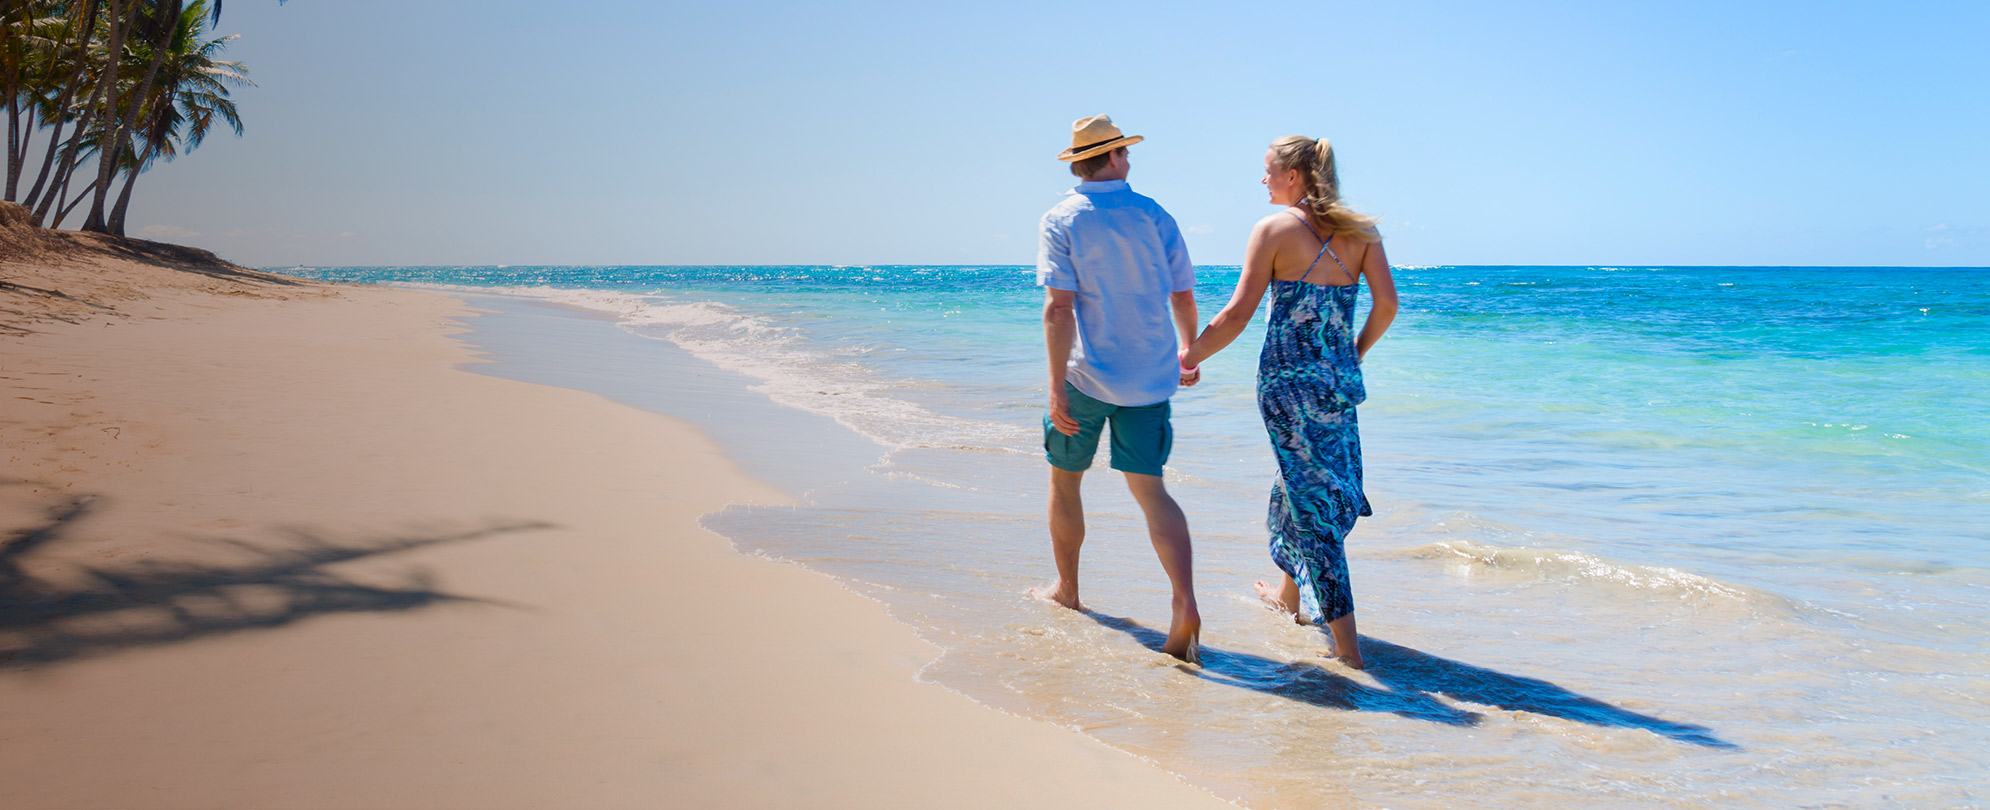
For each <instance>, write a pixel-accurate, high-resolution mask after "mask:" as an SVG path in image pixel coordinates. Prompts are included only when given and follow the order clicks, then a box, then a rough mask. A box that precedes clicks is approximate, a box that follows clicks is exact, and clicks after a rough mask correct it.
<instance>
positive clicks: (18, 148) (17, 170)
mask: <svg viewBox="0 0 1990 810" xmlns="http://www.w3.org/2000/svg"><path fill="white" fill-rule="evenodd" d="M8 84H10V85H12V84H14V83H13V82H8ZM26 150H27V144H24V143H21V93H20V88H19V87H9V88H8V93H7V202H13V201H14V193H15V192H16V191H18V190H19V189H20V187H21V164H22V163H24V162H25V161H26V159H27V155H26V154H24V152H26Z"/></svg>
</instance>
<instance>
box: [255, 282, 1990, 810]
mask: <svg viewBox="0 0 1990 810" xmlns="http://www.w3.org/2000/svg"><path fill="white" fill-rule="evenodd" d="M281 272H286V273H290V274H294V275H302V276H307V277H312V278H319V279H327V280H338V281H351V282H362V283H391V284H398V285H412V286H418V287H429V288H438V289H442V290H445V291H451V292H455V293H459V294H466V295H472V294H474V295H501V296H505V297H507V298H511V299H519V300H527V301H537V302H546V303H551V304H558V305H562V306H564V307H578V308H582V309H589V310H595V311H597V312H598V313H605V314H607V315H609V316H611V317H613V318H614V319H615V321H616V323H617V324H618V325H619V328H620V330H621V331H622V333H624V334H627V335H636V336H640V337H645V338H654V339H656V346H657V347H658V351H659V352H662V351H664V350H665V349H666V348H667V349H668V350H669V351H671V352H674V353H677V354H679V355H681V354H683V353H686V352H688V354H689V355H690V356H692V357H695V358H696V359H697V362H702V363H708V364H711V365H714V366H717V367H719V368H721V369H725V370H727V371H728V372H732V373H736V374H737V375H740V378H741V379H742V380H746V381H749V382H747V383H746V385H747V387H750V388H751V390H752V393H753V394H754V395H756V396H764V397H766V398H767V399H768V400H770V401H771V402H772V403H774V404H776V405H778V406H780V407H783V408H789V409H795V410H796V411H798V412H809V413H813V414H817V415H820V416H824V417H828V418H831V419H834V420H835V421H836V422H837V423H839V424H841V425H842V426H843V428H845V429H847V430H849V431H851V432H853V433H854V434H857V435H860V436H862V437H864V438H866V439H868V440H869V444H867V445H865V446H874V447H875V448H876V452H875V453H870V452H865V453H857V454H853V457H852V458H851V459H850V460H849V467H850V471H851V472H850V476H849V477H848V478H847V480H842V481H839V483H838V484H837V485H836V486H832V487H824V488H821V489H819V490H815V491H810V492H807V493H798V494H803V495H805V498H804V505H803V506H801V507H796V508H789V507H782V508H779V509H771V508H750V507H735V508H734V509H731V510H728V511H727V512H724V513H720V514H717V515H713V516H710V517H709V518H708V519H707V525H708V527H710V528H712V529H713V530H714V531H717V532H719V533H721V534H724V535H726V536H727V537H729V538H730V539H732V540H733V542H734V543H735V544H736V545H738V546H740V547H741V548H742V549H745V550H748V551H753V552H758V553H765V554H770V555H773V556H778V557H783V558H786V559H791V560H795V561H797V562H801V563H803V564H805V565H809V566H811V567H814V568H817V569H819V570H823V571H824V572H826V573H829V574H832V575H835V576H838V577H839V578H842V579H844V580H845V581H846V582H848V583H851V586H852V587H854V588H857V589H858V590H860V591H862V592H864V593H866V594H868V595H871V596H873V597H876V598H878V599H881V600H882V601H884V602H885V603H886V604H887V605H889V606H890V607H891V608H892V610H893V612H894V615H896V616H897V617H898V618H899V619H900V620H902V621H905V622H906V623H908V624H911V625H913V626H914V627H915V628H917V629H918V630H919V631H920V632H921V633H922V634H923V635H925V636H926V637H927V638H928V639H930V640H933V641H934V642H935V643H937V644H939V645H940V646H942V647H943V648H945V649H946V650H947V652H946V654H945V655H943V656H942V658H941V659H940V660H939V661H937V662H935V663H934V664H933V665H932V666H929V667H928V668H927V670H926V671H925V672H923V673H922V676H921V677H924V678H927V679H929V680H933V681H935V682H938V683H941V684H944V685H946V686H948V687H951V688H954V689H956V690H959V691H961V692H963V693H965V694H967V695H969V696H970V697H973V698H975V699H977V700H980V701H983V702H985V703H989V704H991V705H995V706H998V707H1001V708H1004V709H1007V710H1010V711H1015V712H1018V713H1021V714H1025V715H1026V716H1032V717H1038V718H1041V719H1045V720H1050V721H1053V722H1058V723H1061V724H1065V725H1071V726H1076V727H1079V728H1081V729H1083V730H1085V731H1086V733H1089V734H1092V735H1093V736H1096V737H1099V738H1100V739H1102V740H1105V741H1106V742H1108V743H1110V744H1113V745H1116V746H1119V747H1121V748H1124V749H1127V750H1129V751H1132V752H1134V753H1137V754H1140V755H1142V756H1147V757H1150V758H1153V759H1154V760H1155V761H1157V762H1158V763H1160V764H1162V765H1163V767H1167V768H1169V769H1170V770H1173V771H1175V772H1177V773H1180V774H1183V775H1184V776H1185V777H1187V778H1189V779H1191V780H1192V781H1195V782H1197V783H1198V784H1202V785H1205V786H1208V787H1210V788H1211V789H1212V790H1215V791H1216V792H1218V793H1219V794H1221V795H1224V796H1226V797H1229V798H1236V799H1240V800H1241V801H1243V802H1244V803H1245V804H1247V805H1249V806H1252V807H1273V806H1292V807H1308V806H1388V807H1444V806H1455V805H1457V804H1459V803H1461V802H1462V803H1466V804H1483V805H1484V806H1524V805H1529V804H1534V805H1541V804H1565V803H1570V802H1574V801H1582V802H1584V803H1585V804H1589V805H1602V806H1674V805H1677V806H1703V805H1706V804H1713V803H1720V804H1723V805H1733V806H1742V807H1756V806H1759V807H1784V806H1862V807H1863V806H1942V807H1976V806H1984V804H1985V802H1986V801H1990V799H1986V798H1985V796H1986V791H1985V790H1984V789H1983V787H1982V785H1984V784H1986V783H1990V755H1986V754H1985V753H1983V751H1984V745H1983V742H1984V738H1983V735H1982V731H1981V729H1982V728H1983V727H1984V726H1985V724H1986V723H1990V645H1986V640H1987V639H1990V634H1986V630H1990V620H1986V617H1990V270H1983V269H1929V268H1736V267H1691V268H1663V267H1629V266H1627V267H1401V268H1395V270H1394V272H1395V275H1396V280H1397V284H1398V288H1399V291H1400V293H1401V302H1402V311H1401V314H1400V315H1399V316H1398V318H1397V320H1396V322H1395V325H1394V326H1393V328H1392V329H1391V330H1390V331H1389V333H1388V335H1387V336H1386V337H1385V338H1384V339H1383V340H1382V342H1381V343H1380V344H1378V345H1377V346H1376V348H1375V349H1373V350H1372V351H1371V352H1370V353H1369V355H1368V358H1367V360H1366V361H1365V364H1364V373H1365V375H1366V378H1367V387H1368V392H1369V399H1368V402H1367V403H1365V404H1364V405H1363V406H1362V408H1361V425H1362V438H1363V446H1364V451H1365V456H1366V479H1367V483H1368V487H1369V495H1370V498H1371V500H1372V501H1373V502H1374V504H1375V507H1376V515H1375V517H1374V518H1371V519H1368V520H1365V521H1364V522H1363V523H1362V524H1361V525H1360V526H1359V527H1357V529H1356V530H1355V533H1354V534H1353V536H1352V537H1351V538H1350V540H1349V553H1350V557H1351V560H1352V567H1353V572H1354V590H1355V600H1356V604H1357V611H1358V614H1359V615H1360V616H1361V621H1362V625H1361V627H1362V631H1363V633H1364V637H1365V641H1364V643H1366V644H1372V645H1373V652H1372V653H1370V654H1369V655H1368V657H1369V659H1370V663H1371V666H1370V670H1369V671H1366V672H1355V671H1352V670H1346V669H1344V668H1339V667H1338V665H1337V664H1333V663H1331V662H1328V661H1327V660H1326V659H1323V658H1320V657H1319V654H1318V653H1319V650H1320V649H1323V648H1324V645H1325V642H1324V640H1323V639H1322V638H1321V637H1320V635H1319V633H1318V631H1317V630H1314V629H1310V628H1301V627H1295V626H1288V625H1283V624H1280V623H1279V622H1277V621H1276V619H1275V617H1273V616H1272V615H1271V614H1269V613H1268V612H1265V611H1262V610H1260V609H1258V608H1257V607H1256V606H1255V604H1254V600H1253V599H1251V598H1250V597H1249V582H1250V580H1251V579H1252V578H1257V577H1266V576H1275V573H1276V572H1275V571H1274V570H1273V569H1271V567H1270V564H1269V562H1268V561H1267V559H1266V557H1265V554H1264V535H1263V510H1264V501H1265V495H1266V490H1267V488H1268V486H1269V484H1270V480H1271V470H1272V467H1271V460H1270V459H1271V456H1270V453H1269V450H1268V447H1267V443H1266V438H1265V434H1264V431H1263V428H1262V425H1261V424H1260V422H1259V417H1258V413H1257V408H1256V405H1255V402H1254V400H1253V397H1254V381H1253V375H1254V374H1255V367H1256V361H1257V348H1258V346H1259V344H1260V343H1261V336H1262V331H1261V322H1260V325H1259V326H1255V327H1253V330H1252V331H1251V332H1247V333H1246V334H1245V335H1244V337H1242V338H1240V339H1239V340H1238V341H1237V343H1236V344H1234V345H1233V346H1232V347H1231V348H1230V349H1229V350H1227V351H1226V352H1225V353H1224V354H1222V355H1219V356H1217V357H1216V358H1214V359H1212V360H1210V361H1209V362H1208V363H1206V364H1205V366H1204V380H1205V382H1204V383H1203V384H1202V385H1200V386H1198V387H1196V388H1193V389H1185V390H1184V391H1182V392H1181V393H1179V394H1178V395H1177V396H1176V398H1175V400H1174V407H1175V411H1174V413H1175V424H1176V430H1177V438H1176V443H1175V450H1174V457H1173V458H1172V459H1171V461H1170V465H1169V477H1168V484H1169V487H1170V489H1171V490H1173V491H1174V492H1175V493H1176V496H1177V498H1178V499H1179V500H1180V501H1181V503H1182V505H1183V507H1184V509H1185V510H1186V511H1187V512H1188V514H1189V516H1190V521H1191V529H1192V531H1194V532H1195V537H1196V543H1197V547H1196V554H1197V578H1198V592H1199V593H1200V594H1202V599H1203V601H1204V603H1205V605H1204V614H1205V621H1206V622H1207V623H1208V626H1207V629H1206V630H1205V633H1204V638H1203V641H1204V643H1205V645H1206V646H1207V647H1208V648H1209V653H1210V654H1209V655H1208V661H1207V663H1206V665H1205V666H1204V667H1202V668H1201V669H1199V670H1194V671H1192V672H1190V671H1184V670H1181V669H1178V668H1176V667H1172V666H1169V665H1167V664H1166V663H1164V662H1161V661H1159V660H1157V658H1158V657H1157V656H1155V655H1154V654H1153V653H1151V651H1149V650H1148V649H1147V646H1148V645H1149V642H1151V641H1153V640H1154V639H1153V638H1152V635H1153V633H1154V631H1155V629H1156V628H1159V629H1161V630H1165V627H1166V621H1167V612H1166V607H1165V606H1166V596H1165V594H1166V590H1165V580H1164V579H1163V578H1162V577H1161V575H1160V571H1159V569H1158V566H1157V565H1156V564H1155V563H1154V561H1153V557H1152V552H1151V551H1150V550H1149V549H1148V548H1147V546H1146V538H1145V535H1144V531H1142V530H1141V528H1140V525H1139V522H1138V520H1137V513H1136V512H1135V511H1134V510H1133V508H1132V505H1131V501H1130V499H1128V498H1126V497H1125V496H1124V488H1123V486H1121V485H1120V484H1119V483H1118V482H1117V481H1115V480H1113V478H1112V477H1111V475H1110V471H1107V470H1104V469H1103V465H1101V468H1100V469H1099V470H1098V471H1097V472H1096V473H1095V474H1093V475H1091V476H1088V482H1087V493H1086V494H1087V499H1088V500H1087V506H1088V509H1089V510H1090V511H1091V513H1092V514H1093V515H1094V520H1093V534H1092V538H1093V539H1091V540H1088V545H1087V548H1086V555H1087V557H1086V565H1087V574H1086V576H1087V577H1088V578H1091V579H1089V580H1088V582H1087V585H1086V590H1087V595H1088V602H1089V603H1090V607H1091V608H1092V609H1093V610H1094V611H1096V612H1095V613H1092V614H1075V613H1070V612H1068V611H1056V610H1053V609H1047V608H1045V607H1044V606H1042V605H1040V604H1038V603H1033V602H1031V601H1030V600H1028V599H1027V598H1024V597H1022V596H1021V595H1020V594H1021V592H1022V590H1023V589H1024V588H1026V587H1027V586H1028V585H1031V584H1037V582H1038V581H1039V580H1041V579H1047V578H1048V576H1049V573H1050V570H1051V569H1050V567H1049V556H1048V540H1047V539H1046V538H1045V537H1044V536H1043V529H1042V517H1041V510H1042V500H1043V492H1042V486H1043V478H1044V474H1043V464H1042V461H1041V459H1040V449H1039V442H1040V427H1039V423H1038V420H1039V419H1040V417H1041V413H1042V408H1043V402H1042V400H1043V388H1044V383H1043V380H1044V377H1045V374H1044V368H1043V366H1044V353H1043V346H1042V328H1041V321H1040V307H1041V300H1042V293H1041V291H1040V290H1038V289H1037V288H1036V287H1035V286H1034V275H1033V271H1032V269H1031V268H1027V267H840V266H839V267H818V266H810V267H392V268H283V269H281ZM1198 279H1199V281H1198V285H1197V295H1198V298H1199V301H1200V304H1201V308H1202V312H1203V319H1204V321H1205V322H1206V321H1207V319H1208V317H1209V316H1210V315H1212V314H1214V313H1215V311H1216V310H1217V309H1218V308H1220V307H1221V306H1222V304H1223V303H1224V302H1225V301H1227V300H1228V298H1229V296H1230V293H1231V290H1232V288H1233V287H1234V285H1235V284H1236V281H1237V269H1236V268H1234V267H1203V268H1199V269H1198ZM1364 299H1365V293H1364ZM559 312H560V310H556V309H555V308H552V307H546V308H545V313H546V314H544V315H543V316H541V317H567V316H564V315H561V314H559ZM506 317H521V316H517V315H515V314H514V315H511V316H506ZM499 328H501V327H499ZM659 357H661V355H659ZM658 362H659V363H662V362H663V360H661V359H659V361H658ZM623 371H626V372H627V373H641V369H625V370H623ZM606 384H607V383H606V381H604V385H606Z"/></svg>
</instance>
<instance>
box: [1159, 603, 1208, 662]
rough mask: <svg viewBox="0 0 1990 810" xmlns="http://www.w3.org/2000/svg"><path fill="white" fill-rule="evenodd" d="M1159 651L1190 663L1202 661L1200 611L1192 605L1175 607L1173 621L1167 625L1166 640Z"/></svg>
mask: <svg viewBox="0 0 1990 810" xmlns="http://www.w3.org/2000/svg"><path fill="white" fill-rule="evenodd" d="M1161 652H1164V653H1167V654H1169V655H1172V656H1174V657H1176V658H1179V659H1181V660H1183V661H1186V662H1188V663H1191V664H1201V663H1202V613H1201V612H1200V611H1198V610H1196V608H1195V606H1194V605H1187V606H1185V607H1181V608H1176V609H1175V619H1174V623H1173V624H1170V625H1169V626H1168V640H1167V641H1166V642H1164V643H1162V644H1161Z"/></svg>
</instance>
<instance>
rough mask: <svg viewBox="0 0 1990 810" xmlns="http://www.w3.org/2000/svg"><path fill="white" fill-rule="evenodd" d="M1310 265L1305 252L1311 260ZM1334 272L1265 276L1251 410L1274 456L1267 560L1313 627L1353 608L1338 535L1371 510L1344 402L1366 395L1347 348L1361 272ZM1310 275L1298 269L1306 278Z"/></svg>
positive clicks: (1350, 404)
mask: <svg viewBox="0 0 1990 810" xmlns="http://www.w3.org/2000/svg"><path fill="white" fill-rule="evenodd" d="M1294 216H1297V214H1294ZM1301 221H1302V222H1304V220H1303V219H1302V220H1301ZM1307 227H1308V228H1311V224H1310V223H1309V224H1308V226H1307ZM1318 235H1319V234H1318V233H1315V234H1314V236H1315V237H1316V238H1317V237H1318ZM1320 253H1321V255H1325V256H1333V260H1334V263H1335V264H1340V257H1339V256H1335V255H1334V254H1333V251H1332V250H1331V248H1329V247H1325V246H1323V247H1322V248H1321V249H1320ZM1319 262H1320V257H1319V256H1315V257H1314V258H1313V263H1314V264H1315V265H1317V264H1319ZM1340 269H1341V271H1342V272H1343V273H1344V274H1345V275H1346V276H1347V277H1349V278H1352V279H1353V281H1354V283H1352V284H1347V285H1344V286H1330V285H1326V284H1313V283H1310V282H1308V281H1306V280H1305V279H1306V277H1305V276H1301V277H1300V280H1298V281H1281V280H1278V279H1272V281H1271V285H1270V296H1271V312H1270V314H1269V320H1268V323H1267V326H1266V328H1265V340H1264V352H1263V354H1261V355H1259V356H1258V412H1259V413H1260V414H1262V415H1263V416H1264V426H1265V431H1266V432H1267V433H1269V434H1271V449H1272V453H1273V454H1274V455H1276V456H1277V457H1278V480H1277V481H1275V482H1273V483H1272V486H1271V508H1270V509H1269V510H1268V514H1267V516H1266V519H1265V523H1266V526H1267V528H1269V529H1270V530H1271V560H1272V562H1274V563H1276V564H1277V565H1278V567H1279V569H1280V570H1282V571H1284V572H1285V573H1286V574H1288V575H1290V576H1291V577H1292V581H1293V582H1296V583H1298V584H1299V604H1300V610H1301V612H1302V615H1305V616H1308V617H1310V618H1312V619H1313V620H1314V621H1316V622H1320V623H1322V624H1324V623H1326V622H1330V621H1333V620H1335V619H1338V618H1340V617H1342V616H1346V615H1347V614H1349V613H1352V612H1354V592H1353V590H1352V589H1351V588H1350V586H1349V584H1348V574H1347V554H1346V551H1345V549H1344V547H1343V546H1342V542H1343V541H1344V540H1346V539H1347V533H1348V531H1349V530H1351V529H1353V528H1354V520H1355V518H1357V517H1366V516H1368V515H1372V514H1374V512H1373V510H1371V509H1370V508H1369V505H1368V496H1367V495H1365V494H1364V493H1363V492H1362V490H1361V435H1360V432H1359V429H1358V426H1357V425H1356V423H1355V417H1354V407H1355V406H1356V405H1359V404H1361V401H1362V400H1364V399H1367V397H1368V393H1367V390H1366V389H1365V388H1364V387H1363V385H1362V382H1361V365H1360V360H1359V358H1358V355H1357V354H1356V353H1355V348H1354V338H1355V329H1354V305H1355V292H1356V290H1357V289H1358V287H1359V284H1360V281H1361V279H1360V277H1359V276H1356V275H1354V274H1353V273H1349V272H1347V268H1346V266H1344V265H1343V266H1342V267H1341V268H1340ZM1312 272H1313V268H1312V267H1308V268H1307V269H1306V275H1308V276H1310V275H1312Z"/></svg>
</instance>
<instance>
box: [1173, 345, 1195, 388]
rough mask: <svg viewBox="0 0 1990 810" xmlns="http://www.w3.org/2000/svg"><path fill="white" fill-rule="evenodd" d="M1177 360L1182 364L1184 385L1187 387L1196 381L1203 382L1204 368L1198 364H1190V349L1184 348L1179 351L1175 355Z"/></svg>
mask: <svg viewBox="0 0 1990 810" xmlns="http://www.w3.org/2000/svg"><path fill="white" fill-rule="evenodd" d="M1175 361H1176V363H1178V364H1179V365H1180V366H1181V371H1182V379H1181V384H1182V387H1184V388H1187V387H1190V386H1193V385H1195V384H1196V383H1199V382H1202V369H1201V368H1200V367H1198V366H1192V365H1189V362H1188V349H1183V350H1181V351H1180V352H1179V353H1177V354H1176V355H1175Z"/></svg>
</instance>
